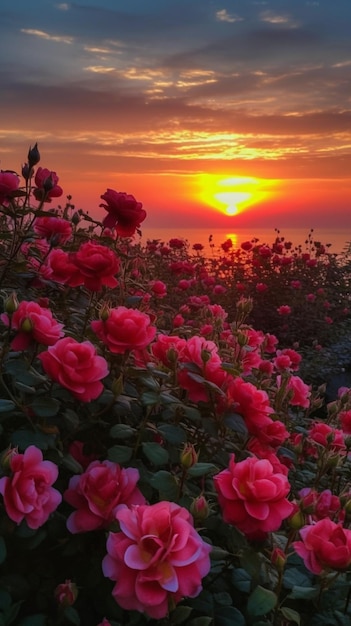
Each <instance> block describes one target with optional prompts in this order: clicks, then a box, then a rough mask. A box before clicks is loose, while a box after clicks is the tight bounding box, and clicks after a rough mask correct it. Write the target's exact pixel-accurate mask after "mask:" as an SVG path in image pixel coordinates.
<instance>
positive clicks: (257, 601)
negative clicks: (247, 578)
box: [247, 585, 278, 617]
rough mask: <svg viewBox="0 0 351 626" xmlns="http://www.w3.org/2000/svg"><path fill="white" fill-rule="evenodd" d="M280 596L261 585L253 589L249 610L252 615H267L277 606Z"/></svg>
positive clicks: (248, 605)
mask: <svg viewBox="0 0 351 626" xmlns="http://www.w3.org/2000/svg"><path fill="white" fill-rule="evenodd" d="M277 601H278V598H277V596H276V594H275V593H273V591H270V589H265V588H264V587H261V585H257V587H256V588H255V589H254V590H253V592H252V593H251V595H250V596H249V599H248V601H247V612H248V613H249V615H251V616H252V617H256V616H257V615H267V613H270V611H272V610H273V609H274V607H275V606H276V604H277Z"/></svg>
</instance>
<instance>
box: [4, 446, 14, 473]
mask: <svg viewBox="0 0 351 626" xmlns="http://www.w3.org/2000/svg"><path fill="white" fill-rule="evenodd" d="M16 454H18V448H17V447H16V448H11V446H9V447H8V448H7V449H6V450H4V452H3V453H2V454H1V456H0V467H1V468H2V469H3V470H4V472H8V471H9V470H11V460H12V459H13V457H14V456H16Z"/></svg>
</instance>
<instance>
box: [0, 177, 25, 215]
mask: <svg viewBox="0 0 351 626" xmlns="http://www.w3.org/2000/svg"><path fill="white" fill-rule="evenodd" d="M19 184H20V179H19V177H18V176H17V174H15V173H14V172H6V171H5V172H4V171H3V170H1V171H0V204H2V205H3V206H5V207H6V206H8V205H9V201H10V198H11V197H12V194H13V192H14V191H17V189H18V187H19Z"/></svg>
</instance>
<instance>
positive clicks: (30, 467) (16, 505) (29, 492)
mask: <svg viewBox="0 0 351 626" xmlns="http://www.w3.org/2000/svg"><path fill="white" fill-rule="evenodd" d="M10 470H11V475H10V476H4V477H3V478H0V493H1V494H2V495H3V497H4V505H5V510H6V513H7V515H8V516H9V518H10V519H12V521H14V522H16V524H20V523H21V522H22V521H23V520H25V521H26V522H27V524H28V526H29V528H33V529H35V528H39V527H40V526H42V525H43V524H44V523H45V522H46V521H47V519H48V517H49V515H50V514H51V513H52V512H53V511H55V510H56V509H57V507H58V505H59V504H60V502H61V500H62V496H61V494H60V493H59V491H57V490H56V489H53V487H52V485H53V483H54V482H55V481H56V479H57V476H58V468H57V465H55V463H52V462H51V461H43V455H42V452H41V451H40V450H39V449H38V448H36V447H35V446H29V447H28V448H27V449H26V451H25V452H24V454H13V455H12V456H11V458H10Z"/></svg>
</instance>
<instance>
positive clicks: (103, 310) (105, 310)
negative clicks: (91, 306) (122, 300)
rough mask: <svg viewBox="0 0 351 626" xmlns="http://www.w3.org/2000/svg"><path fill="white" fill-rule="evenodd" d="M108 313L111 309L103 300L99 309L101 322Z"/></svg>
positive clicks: (105, 320)
mask: <svg viewBox="0 0 351 626" xmlns="http://www.w3.org/2000/svg"><path fill="white" fill-rule="evenodd" d="M110 313H111V309H110V307H109V305H108V304H107V302H104V304H103V305H102V307H101V309H100V311H99V318H100V319H101V321H102V322H107V320H108V318H109V317H110Z"/></svg>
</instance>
